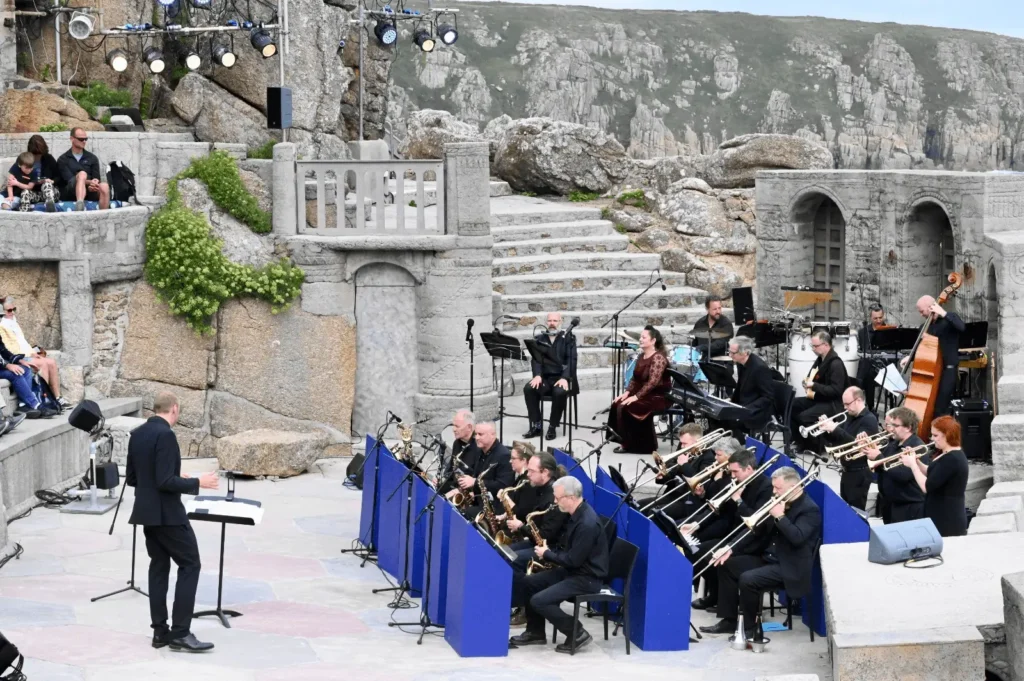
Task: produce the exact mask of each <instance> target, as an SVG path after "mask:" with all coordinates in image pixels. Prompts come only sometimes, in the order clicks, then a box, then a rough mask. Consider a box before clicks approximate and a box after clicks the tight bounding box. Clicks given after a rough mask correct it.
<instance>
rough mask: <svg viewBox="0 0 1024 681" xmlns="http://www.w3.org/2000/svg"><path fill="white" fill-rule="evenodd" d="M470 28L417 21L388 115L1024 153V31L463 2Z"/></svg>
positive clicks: (933, 151)
mask: <svg viewBox="0 0 1024 681" xmlns="http://www.w3.org/2000/svg"><path fill="white" fill-rule="evenodd" d="M459 6H460V8H461V9H462V11H461V12H460V14H459V32H460V38H459V41H458V43H456V45H454V46H452V47H443V46H442V47H439V48H438V49H437V50H436V51H435V52H433V53H431V54H427V55H424V54H421V53H419V52H418V51H417V50H415V48H414V47H413V46H412V45H411V44H410V41H411V38H410V37H409V36H403V38H402V42H401V45H400V53H399V54H398V55H397V62H396V64H395V67H394V68H392V70H391V76H392V80H393V82H392V86H391V97H390V104H389V107H390V108H389V111H388V117H389V118H390V119H391V120H392V121H393V122H394V124H395V127H396V129H398V131H399V132H401V130H402V121H403V118H404V117H405V115H406V114H408V112H409V111H411V110H415V109H420V108H434V109H445V110H448V111H451V112H452V113H453V114H455V115H456V116H457V117H458V118H460V119H461V120H463V121H467V122H469V123H473V124H476V125H478V126H480V127H483V125H484V124H485V123H487V122H488V121H489V120H491V119H492V118H495V117H497V116H499V115H502V114H508V115H511V116H512V117H513V118H524V117H529V116H548V117H552V118H556V119H560V120H567V121H573V122H578V123H583V124H586V125H588V126H593V127H597V128H601V129H603V130H606V131H608V132H611V133H613V134H614V135H615V136H616V137H617V138H618V140H619V141H620V142H622V144H623V145H624V146H626V147H627V148H628V150H629V153H630V154H631V155H632V156H634V157H636V158H652V157H658V156H671V155H693V154H699V153H703V154H709V153H711V152H712V151H714V150H715V148H716V147H717V146H718V144H720V143H721V142H722V141H724V140H726V139H729V138H731V137H735V136H737V135H742V134H746V133H751V132H772V133H789V134H795V135H799V136H801V137H805V138H808V139H816V140H821V141H822V142H824V143H825V144H826V145H827V146H828V147H829V149H830V150H831V151H832V153H833V155H834V157H835V158H836V162H837V164H838V165H839V166H840V167H842V168H932V167H944V168H951V169H964V170H981V169H991V168H1021V167H1024V144H1021V142H1022V140H1024V41H1022V40H1018V39H1014V38H1007V37H1003V36H998V35H994V34H987V33H977V32H970V31H957V30H951V29H940V28H928V27H923V26H900V25H895V24H868V23H861V22H853V21H838V20H832V19H820V18H770V17H760V16H757V17H755V16H752V15H748V14H739V13H729V14H725V13H716V12H655V11H620V10H603V9H595V8H591V7H555V6H537V5H516V4H506V3H497V2H495V3H486V4H479V3H477V4H474V3H459Z"/></svg>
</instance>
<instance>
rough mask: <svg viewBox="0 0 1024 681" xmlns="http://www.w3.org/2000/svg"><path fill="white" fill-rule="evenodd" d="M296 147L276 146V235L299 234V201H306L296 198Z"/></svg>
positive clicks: (274, 189) (274, 216) (286, 143)
mask: <svg viewBox="0 0 1024 681" xmlns="http://www.w3.org/2000/svg"><path fill="white" fill-rule="evenodd" d="M295 182H296V177H295V145H294V144H292V143H291V142H282V143H281V144H275V145H274V185H273V188H272V189H271V192H272V193H273V198H274V205H273V208H272V210H273V214H272V216H271V217H272V220H273V227H274V234H279V235H281V236H290V235H295V234H298V231H299V222H298V220H299V218H298V214H297V213H296V211H297V210H298V201H300V200H303V201H304V200H305V195H303V196H302V197H298V196H296V195H295V194H296V191H297V190H296V188H295V186H296V185H295Z"/></svg>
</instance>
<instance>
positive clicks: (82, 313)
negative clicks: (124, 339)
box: [57, 260, 93, 366]
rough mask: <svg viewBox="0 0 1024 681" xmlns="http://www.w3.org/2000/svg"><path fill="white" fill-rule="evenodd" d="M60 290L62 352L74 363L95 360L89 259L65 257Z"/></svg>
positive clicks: (59, 274)
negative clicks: (67, 258)
mask: <svg viewBox="0 0 1024 681" xmlns="http://www.w3.org/2000/svg"><path fill="white" fill-rule="evenodd" d="M57 276H58V281H59V291H60V294H59V295H60V328H61V352H62V353H63V355H64V357H66V358H67V364H69V365H71V366H89V364H90V363H91V362H92V328H93V317H92V305H93V300H92V283H91V280H90V277H89V261H88V260H61V261H60V265H58V272H57Z"/></svg>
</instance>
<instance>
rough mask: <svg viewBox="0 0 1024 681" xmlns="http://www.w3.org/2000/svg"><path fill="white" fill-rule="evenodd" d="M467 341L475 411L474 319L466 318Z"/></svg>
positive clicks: (470, 401) (470, 400) (470, 394)
mask: <svg viewBox="0 0 1024 681" xmlns="http://www.w3.org/2000/svg"><path fill="white" fill-rule="evenodd" d="M466 342H467V343H469V410H470V411H473V373H474V372H475V368H474V365H473V355H474V354H475V353H474V349H475V347H476V345H475V343H474V341H473V320H472V319H468V320H466Z"/></svg>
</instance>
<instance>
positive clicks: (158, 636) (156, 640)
mask: <svg viewBox="0 0 1024 681" xmlns="http://www.w3.org/2000/svg"><path fill="white" fill-rule="evenodd" d="M170 633H171V632H169V631H154V632H153V647H154V648H156V649H157V650H159V649H160V648H163V647H165V646H166V645H167V636H168V635H169V634H170Z"/></svg>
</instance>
